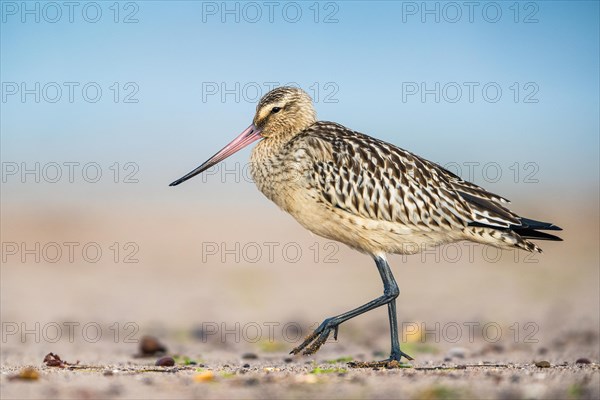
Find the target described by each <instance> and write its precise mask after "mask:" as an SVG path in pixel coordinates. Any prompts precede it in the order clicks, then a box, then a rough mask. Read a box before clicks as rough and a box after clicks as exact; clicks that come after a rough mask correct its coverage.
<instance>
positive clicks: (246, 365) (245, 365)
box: [242, 363, 250, 368]
mask: <svg viewBox="0 0 600 400" xmlns="http://www.w3.org/2000/svg"><path fill="white" fill-rule="evenodd" d="M242 367H244V368H250V364H248V363H246V364H244V365H242Z"/></svg>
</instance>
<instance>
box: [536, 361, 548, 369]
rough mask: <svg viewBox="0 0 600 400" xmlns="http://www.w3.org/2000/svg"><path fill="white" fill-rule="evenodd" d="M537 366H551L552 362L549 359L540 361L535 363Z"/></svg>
mask: <svg viewBox="0 0 600 400" xmlns="http://www.w3.org/2000/svg"><path fill="white" fill-rule="evenodd" d="M535 366H536V367H539V368H550V363H549V362H548V361H538V362H536V363H535Z"/></svg>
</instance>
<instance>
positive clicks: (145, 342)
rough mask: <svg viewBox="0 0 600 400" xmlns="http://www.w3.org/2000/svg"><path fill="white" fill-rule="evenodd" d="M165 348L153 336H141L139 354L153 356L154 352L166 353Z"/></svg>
mask: <svg viewBox="0 0 600 400" xmlns="http://www.w3.org/2000/svg"><path fill="white" fill-rule="evenodd" d="M166 352H167V348H166V347H165V346H164V345H163V344H162V343H161V342H160V341H159V340H158V339H157V338H155V337H154V336H143V337H142V338H141V339H140V354H142V355H144V356H153V355H155V354H156V353H166Z"/></svg>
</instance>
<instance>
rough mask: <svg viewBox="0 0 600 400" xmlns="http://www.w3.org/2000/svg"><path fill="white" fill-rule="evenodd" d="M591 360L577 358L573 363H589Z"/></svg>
mask: <svg viewBox="0 0 600 400" xmlns="http://www.w3.org/2000/svg"><path fill="white" fill-rule="evenodd" d="M591 363H592V362H591V361H590V359H589V358H578V359H577V361H575V364H591Z"/></svg>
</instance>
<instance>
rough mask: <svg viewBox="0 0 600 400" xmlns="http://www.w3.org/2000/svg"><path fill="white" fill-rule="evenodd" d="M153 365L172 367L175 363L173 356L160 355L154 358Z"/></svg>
mask: <svg viewBox="0 0 600 400" xmlns="http://www.w3.org/2000/svg"><path fill="white" fill-rule="evenodd" d="M154 365H156V366H157V367H172V366H174V365H175V360H174V359H173V357H162V358H159V359H158V360H156V363H155V364H154Z"/></svg>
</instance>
